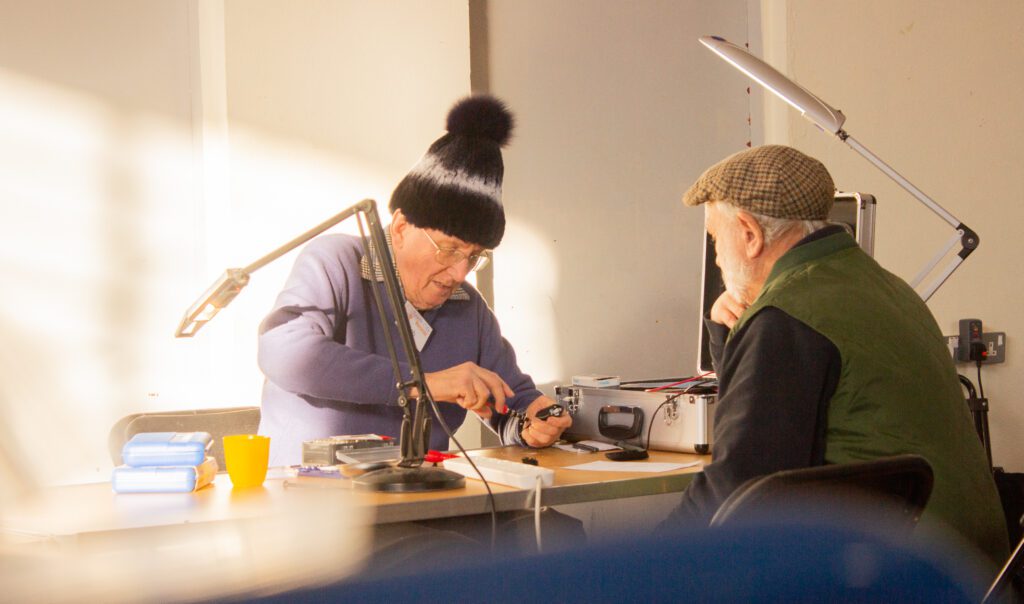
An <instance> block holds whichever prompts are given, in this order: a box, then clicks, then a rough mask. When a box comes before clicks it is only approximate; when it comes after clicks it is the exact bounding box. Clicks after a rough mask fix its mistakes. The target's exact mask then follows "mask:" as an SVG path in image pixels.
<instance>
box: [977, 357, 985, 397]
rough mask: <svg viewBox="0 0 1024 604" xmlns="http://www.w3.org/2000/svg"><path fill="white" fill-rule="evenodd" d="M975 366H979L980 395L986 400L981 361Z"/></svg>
mask: <svg viewBox="0 0 1024 604" xmlns="http://www.w3.org/2000/svg"><path fill="white" fill-rule="evenodd" d="M975 364H976V365H977V366H978V393H979V394H981V398H985V386H983V385H982V383H981V359H978V361H977V363H975Z"/></svg>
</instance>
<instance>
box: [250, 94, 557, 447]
mask: <svg viewBox="0 0 1024 604" xmlns="http://www.w3.org/2000/svg"><path fill="white" fill-rule="evenodd" d="M512 126H513V121H512V115H511V114H510V113H509V111H508V110H507V109H506V108H505V106H504V105H503V104H502V103H501V102H500V101H498V100H497V99H495V98H493V97H490V96H483V95H480V96H472V97H468V98H466V99H463V100H462V101H460V102H459V103H457V104H456V105H455V106H454V107H453V108H452V110H451V111H450V112H449V114H448V121H447V130H448V132H447V134H445V135H444V136H442V137H441V138H439V139H437V140H436V141H435V142H434V144H432V145H431V146H430V148H429V149H428V150H427V153H426V155H424V156H423V158H422V159H420V161H419V162H418V163H417V164H416V165H415V166H413V168H412V170H410V172H409V173H408V174H407V175H406V176H405V177H404V178H403V179H402V181H401V182H400V183H399V184H398V186H397V187H396V188H395V190H394V193H393V194H392V196H391V203H390V204H389V208H390V210H391V211H392V212H393V215H392V221H391V225H390V227H389V229H388V232H387V236H388V240H389V243H390V245H391V248H392V253H393V256H394V260H395V265H396V267H397V269H398V274H399V278H400V281H401V285H402V288H403V290H404V293H405V297H406V299H407V300H408V302H409V303H410V305H411V306H412V307H414V309H415V312H410V320H411V322H412V323H413V324H414V325H413V328H414V331H421V332H422V333H423V334H425V337H421V338H420V339H419V340H418V341H417V346H418V347H419V348H420V356H421V361H422V364H423V370H424V373H425V379H426V382H427V386H428V388H429V389H430V392H431V394H432V395H433V397H434V399H435V400H437V401H439V402H443V403H448V404H441V405H440V408H441V411H442V414H443V416H444V418H445V421H446V422H447V423H448V425H450V426H453V427H454V426H458V425H460V424H461V423H462V421H463V419H464V418H465V417H466V414H467V412H470V413H477V414H479V415H480V416H481V417H483V418H485V419H486V420H487V421H488V422H489V423H490V425H491V426H492V427H493V428H494V429H495V430H496V431H497V432H498V434H499V435H500V437H501V440H502V443H503V444H516V445H525V446H531V447H543V446H547V445H550V444H551V443H553V442H554V441H555V440H557V439H558V438H559V436H560V435H561V434H562V432H563V431H564V430H565V429H566V428H567V427H568V426H569V425H571V422H572V420H571V419H570V418H569V417H568V416H567V415H566V416H564V417H551V418H548V419H546V420H537V419H536V418H535V415H536V413H537V411H539V410H540V409H543V408H545V407H547V406H549V405H551V404H553V402H554V401H552V400H551V399H549V398H548V397H546V396H544V395H543V394H541V392H540V391H539V390H537V388H536V386H535V385H534V383H533V380H532V379H530V376H528V375H526V374H524V373H523V372H522V371H520V369H519V367H518V365H517V363H516V357H515V352H514V351H513V350H512V347H511V346H510V345H509V343H508V342H507V341H506V340H505V339H504V338H503V337H502V336H501V331H500V329H499V326H498V322H497V320H496V318H495V316H494V314H493V313H492V312H491V309H490V308H488V306H487V303H486V302H485V301H484V300H483V298H482V297H481V296H480V294H479V292H477V291H476V289H474V288H473V287H472V286H471V285H469V284H467V283H465V279H466V277H467V276H468V275H469V273H471V272H473V271H474V270H477V269H479V268H481V267H483V266H484V265H485V264H486V263H487V261H488V259H489V257H490V250H492V249H493V248H495V247H496V246H497V245H498V244H499V243H500V242H501V238H502V236H503V235H504V232H505V212H504V209H503V207H502V203H501V184H502V177H503V174H504V164H503V162H502V157H501V147H502V146H504V145H505V144H506V143H507V142H508V140H509V136H510V134H511V131H512ZM382 279H383V277H382V275H381V274H380V273H379V270H373V269H372V268H371V267H370V262H369V260H368V259H367V258H365V257H364V256H363V251H362V245H361V243H360V241H359V239H358V238H356V237H352V236H348V235H328V236H322V237H319V238H317V239H315V240H314V241H313V242H312V243H310V244H309V245H308V246H307V247H306V248H305V249H304V250H303V251H302V253H301V254H300V255H299V257H298V259H297V260H296V262H295V267H294V268H293V269H292V273H291V275H290V276H289V278H288V281H287V283H286V285H285V288H284V290H283V291H282V292H281V293H280V294H279V295H278V298H277V301H276V302H275V304H274V309H273V311H271V313H270V314H269V315H268V316H267V318H266V319H265V320H264V321H263V323H262V325H261V326H260V338H259V365H260V369H261V370H262V371H263V373H264V375H265V376H266V378H267V379H266V383H265V385H264V390H263V404H262V417H261V420H260V430H259V431H260V433H261V434H266V435H268V436H270V437H271V465H291V464H296V463H299V462H300V461H301V454H302V443H303V441H307V440H312V439H315V438H322V437H326V436H331V435H337V434H366V433H376V434H382V435H389V436H394V437H397V436H398V433H399V429H400V426H401V420H402V409H401V408H400V407H399V406H398V404H397V401H398V392H397V389H396V386H395V383H394V376H393V371H392V367H391V362H390V360H389V358H388V353H387V347H386V344H385V341H384V334H383V331H382V328H381V325H380V319H379V318H378V316H377V309H376V307H375V306H374V303H373V298H372V294H371V290H370V287H371V283H373V281H374V280H376V281H380V280H382ZM511 411H515V412H516V413H512V412H511ZM522 415H525V416H526V417H527V418H529V420H528V421H522V420H521V417H522ZM447 438H448V437H447V435H445V434H444V432H443V431H442V430H432V431H431V437H430V443H429V446H430V447H431V448H433V449H439V450H444V449H447V448H448V442H447Z"/></svg>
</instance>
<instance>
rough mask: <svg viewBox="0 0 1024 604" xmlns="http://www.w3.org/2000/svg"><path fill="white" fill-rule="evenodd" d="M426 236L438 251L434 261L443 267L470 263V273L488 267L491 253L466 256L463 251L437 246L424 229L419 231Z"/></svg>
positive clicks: (435, 253)
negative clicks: (464, 261) (465, 261)
mask: <svg viewBox="0 0 1024 604" xmlns="http://www.w3.org/2000/svg"><path fill="white" fill-rule="evenodd" d="M419 230H420V231H421V232H422V233H423V234H424V235H426V236H427V240H428V241H430V243H431V244H432V245H433V246H434V249H435V250H436V251H435V252H434V259H435V260H437V261H438V263H440V264H441V265H442V266H455V265H456V264H458V263H460V262H462V261H463V260H468V261H469V272H473V271H478V270H480V269H482V268H483V267H485V266H487V263H488V262H490V260H491V251H490V250H483V251H482V252H480V253H479V254H470V255H468V256H467V255H466V254H464V253H462V252H461V251H459V250H457V249H455V248H451V247H441V246H439V245H437V242H436V241H434V238H433V237H431V236H430V234H429V233H427V232H426V231H424V230H423V229H419Z"/></svg>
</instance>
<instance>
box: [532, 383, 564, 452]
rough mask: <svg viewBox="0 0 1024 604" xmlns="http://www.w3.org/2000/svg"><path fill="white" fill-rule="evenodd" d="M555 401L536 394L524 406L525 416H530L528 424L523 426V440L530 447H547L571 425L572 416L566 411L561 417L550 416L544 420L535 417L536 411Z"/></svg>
mask: <svg viewBox="0 0 1024 604" xmlns="http://www.w3.org/2000/svg"><path fill="white" fill-rule="evenodd" d="M554 404H555V401H553V400H551V399H549V398H548V397H546V396H543V395H541V396H538V397H537V399H536V400H534V401H533V402H532V403H530V406H529V407H527V408H526V416H527V417H528V418H530V422H529V424H528V425H527V426H526V427H525V428H523V434H522V437H523V441H525V442H526V444H528V445H530V446H531V447H547V446H550V445H551V444H552V443H554V442H555V441H556V440H558V439H559V437H561V436H562V432H565V430H566V428H568V427H569V426H571V425H572V418H571V417H569V414H568V413H566V414H564V415H562V417H554V416H551V417H549V418H547V419H545V420H540V419H537V412H538V411H540V410H541V409H543V408H545V407H550V406H551V405H554Z"/></svg>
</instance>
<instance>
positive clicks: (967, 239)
mask: <svg viewBox="0 0 1024 604" xmlns="http://www.w3.org/2000/svg"><path fill="white" fill-rule="evenodd" d="M700 43H701V44H703V45H704V46H706V47H708V48H709V49H711V51H712V52H714V53H715V54H717V55H718V56H719V57H721V58H723V59H725V60H726V61H727V62H728V63H729V64H731V65H732V66H733V67H735V68H736V69H739V70H740V71H742V72H743V73H745V74H747V76H749V77H750V78H751V79H753V80H754V81H755V82H757V83H758V84H760V85H761V86H764V87H765V88H767V89H768V90H769V91H771V92H773V93H774V94H775V95H776V96H778V97H779V98H781V99H782V100H783V101H786V102H787V103H789V104H790V105H792V106H793V107H794V108H795V109H796V110H797V111H799V112H800V113H801V114H802V115H803V116H804V117H806V118H807V119H809V120H810V121H811V122H813V123H814V125H815V126H817V127H818V128H820V129H821V130H823V131H824V132H828V133H831V134H834V135H836V136H837V137H839V140H841V141H843V142H844V143H846V144H847V145H849V146H850V147H851V148H852V149H853V150H854V151H856V152H857V153H860V154H861V155H862V156H863V157H864V158H865V159H867V160H868V161H869V162H871V164H872V165H874V166H875V167H876V168H878V169H879V170H881V171H882V172H883V173H885V175H886V176H888V177H889V178H891V179H893V180H894V181H896V184H898V185H899V186H901V187H903V189H905V190H906V191H908V192H909V193H910V194H911V195H913V196H914V198H915V199H917V200H918V201H920V202H921V203H923V204H924V205H925V206H927V207H928V209H930V210H931V211H933V212H935V213H936V214H938V216H939V218H941V219H943V220H945V221H946V222H947V223H949V224H950V225H951V226H952V227H953V228H954V229H955V231H956V232H955V233H953V235H952V237H950V239H949V241H948V242H947V243H946V245H945V246H944V247H943V248H942V249H940V250H939V252H938V253H937V254H936V255H935V256H934V257H933V258H932V259H931V260H929V261H928V262H927V263H926V264H925V266H924V267H923V268H922V269H921V271H920V272H919V273H918V274H917V276H916V277H914V280H913V281H911V282H910V286H911V287H913V288H914V290H915V291H916V292H917V293H918V295H920V296H921V297H922V298H923V299H924V300H925V301H927V300H928V298H931V297H932V294H934V293H935V290H937V289H939V287H940V286H941V285H942V284H943V283H945V282H946V279H948V278H949V276H950V275H951V274H953V271H955V270H956V269H957V267H958V266H960V264H961V263H962V262H963V261H964V260H965V259H966V258H967V256H969V255H970V254H971V252H973V251H974V250H975V249H977V247H978V235H977V233H975V232H974V231H972V230H971V229H970V228H968V227H967V225H965V224H964V223H962V222H960V221H959V220H957V219H956V217H954V216H953V215H952V214H950V213H949V212H947V211H946V210H945V209H943V208H942V206H940V205H939V204H937V203H935V202H934V201H932V199H931V198H929V197H928V196H927V195H925V194H924V193H922V192H921V190H920V189H918V188H917V187H915V186H914V185H913V184H911V183H910V182H909V181H908V180H907V179H905V178H903V177H902V176H900V174H898V173H897V172H896V171H895V170H893V169H892V168H891V167H889V165H887V164H886V163H885V162H883V161H882V160H881V159H879V158H878V156H876V155H875V154H874V153H872V152H871V151H869V150H868V149H866V148H865V147H864V146H863V145H861V144H860V143H859V142H857V141H856V140H855V139H854V138H853V137H852V136H850V135H849V134H848V133H847V132H846V131H845V130H843V122H845V121H846V116H845V115H843V114H842V112H841V111H839V110H838V109H835V108H833V107H831V106H830V105H829V104H828V103H826V102H825V101H822V100H821V99H819V98H818V97H816V96H815V95H813V94H811V93H810V92H808V91H807V90H805V89H804V88H802V87H801V86H800V85H799V84H797V83H795V82H793V81H792V80H790V79H789V78H787V77H786V76H784V75H782V74H781V73H779V72H778V71H776V70H775V68H774V67H772V66H771V65H768V64H767V63H765V62H764V61H762V60H761V59H759V58H757V57H755V56H754V55H752V54H750V53H749V52H747V51H746V50H745V49H743V48H740V47H739V46H736V45H735V44H733V43H731V42H729V41H728V40H726V39H725V38H721V37H719V36H703V37H701V38H700ZM957 242H959V243H960V251H959V252H957V254H956V256H955V257H954V258H952V259H951V260H950V262H949V264H947V265H946V267H945V268H943V269H942V272H940V273H939V274H938V275H937V276H936V277H935V279H934V280H933V281H932V282H931V283H929V284H928V285H926V286H924V287H923V288H920V289H919V288H918V286H919V285H920V284H921V283H922V282H923V281H924V279H925V278H926V277H927V276H928V275H929V274H931V273H932V271H933V270H935V267H936V266H937V265H938V264H939V262H940V261H941V260H942V259H943V258H944V257H945V256H946V254H948V253H949V251H950V250H952V249H953V248H954V247H955V246H956V244H957Z"/></svg>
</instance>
